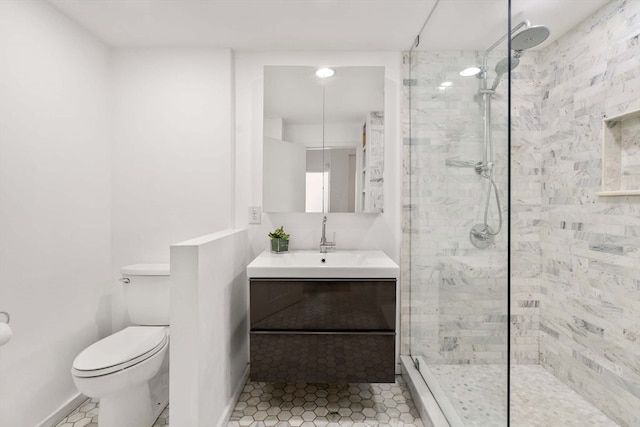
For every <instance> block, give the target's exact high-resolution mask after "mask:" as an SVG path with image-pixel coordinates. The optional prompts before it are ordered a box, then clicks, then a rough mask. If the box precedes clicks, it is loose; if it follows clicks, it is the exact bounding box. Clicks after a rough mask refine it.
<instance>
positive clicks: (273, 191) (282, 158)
mask: <svg viewBox="0 0 640 427" xmlns="http://www.w3.org/2000/svg"><path fill="white" fill-rule="evenodd" d="M264 145H265V147H269V148H268V149H267V150H266V151H265V158H264V163H263V165H264V170H265V176H267V177H268V179H265V181H264V183H263V192H264V194H265V195H266V200H268V201H269V203H268V204H265V206H264V208H263V209H264V210H268V211H272V212H278V211H282V212H304V208H305V182H306V181H305V180H306V173H307V171H306V162H307V152H306V149H305V148H304V146H302V145H300V144H295V143H291V142H287V141H280V140H278V139H273V138H264Z"/></svg>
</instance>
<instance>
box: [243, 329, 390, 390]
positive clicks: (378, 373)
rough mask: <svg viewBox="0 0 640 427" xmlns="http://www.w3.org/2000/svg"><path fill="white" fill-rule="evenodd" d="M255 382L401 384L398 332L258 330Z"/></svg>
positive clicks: (253, 343) (253, 346)
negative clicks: (397, 360) (397, 371)
mask: <svg viewBox="0 0 640 427" xmlns="http://www.w3.org/2000/svg"><path fill="white" fill-rule="evenodd" d="M250 340H251V341H250V353H251V367H250V376H251V381H265V382H286V383H295V382H308V383H336V382H340V383H344V382H350V383H363V382H394V381H395V334H394V333H391V332H390V333H386V334H376V333H361V334H358V333H334V334H326V333H274V332H261V333H260V332H252V333H251V337H250Z"/></svg>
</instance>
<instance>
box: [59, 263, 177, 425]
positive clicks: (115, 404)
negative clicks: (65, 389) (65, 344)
mask: <svg viewBox="0 0 640 427" xmlns="http://www.w3.org/2000/svg"><path fill="white" fill-rule="evenodd" d="M120 272H121V274H122V281H123V282H124V283H125V285H124V286H125V303H126V309H127V314H128V315H129V319H130V320H131V323H133V324H134V325H135V326H129V327H127V328H125V329H123V330H121V331H119V332H116V333H114V334H112V335H110V336H108V337H106V338H103V339H102V340H100V341H98V342H96V343H94V344H91V345H90V346H89V347H87V348H86V349H85V350H83V351H82V352H81V353H80V354H78V356H77V357H76V358H75V360H74V361H73V367H72V368H71V375H72V377H73V382H74V383H75V385H76V387H77V388H78V390H79V391H80V392H81V393H82V394H84V395H85V396H89V397H93V398H97V399H99V401H100V403H99V409H98V411H99V412H98V426H99V427H151V426H152V425H153V423H154V421H155V420H156V418H157V417H158V415H160V413H161V412H162V410H163V409H164V408H165V407H166V406H167V404H168V403H169V351H168V349H169V310H170V305H169V304H170V298H169V264H135V265H130V266H127V267H123V268H122V269H121V270H120Z"/></svg>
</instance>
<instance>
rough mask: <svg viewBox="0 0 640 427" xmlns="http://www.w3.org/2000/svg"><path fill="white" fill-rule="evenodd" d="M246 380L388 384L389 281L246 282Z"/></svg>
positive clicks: (392, 290) (392, 323) (391, 374)
mask: <svg viewBox="0 0 640 427" xmlns="http://www.w3.org/2000/svg"><path fill="white" fill-rule="evenodd" d="M250 316H251V336H250V353H251V355H250V358H251V380H252V381H265V382H319V383H331V382H393V381H394V380H395V329H396V280H395V279H348V280H345V279H251V281H250Z"/></svg>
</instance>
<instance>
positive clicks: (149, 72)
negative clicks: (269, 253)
mask: <svg viewBox="0 0 640 427" xmlns="http://www.w3.org/2000/svg"><path fill="white" fill-rule="evenodd" d="M232 79H233V77H232V56H231V52H230V51H229V50H226V49H188V48H180V49H171V48H167V49H122V50H116V51H115V52H114V55H113V95H114V105H113V128H114V141H113V208H112V215H113V260H114V268H115V269H118V268H120V267H121V266H124V265H128V264H134V263H141V262H168V261H169V247H170V245H171V244H172V243H176V242H180V241H183V240H186V239H190V238H194V237H197V236H202V235H205V234H208V233H211V232H214V231H218V230H223V229H227V228H228V227H229V226H230V224H231V212H232V208H233V203H232V195H233V191H234V188H233V187H234V186H233V176H232V170H233V154H234V153H233V151H232V135H231V132H232V128H231V120H232V99H231V97H232V88H233V86H232ZM121 287H122V285H119V287H118V292H117V294H116V297H115V299H116V301H117V302H118V304H116V305H115V307H116V313H114V328H115V329H116V330H117V329H120V328H121V326H122V324H121V323H120V322H124V323H125V324H126V322H127V320H126V318H124V313H122V304H121V299H122V289H121ZM118 309H120V311H118Z"/></svg>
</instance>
